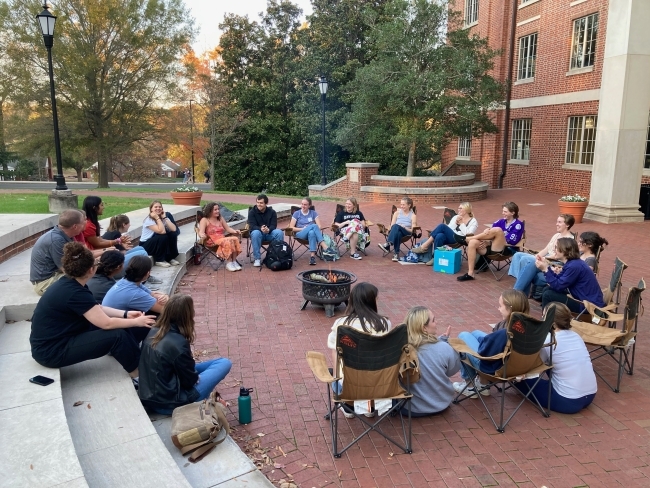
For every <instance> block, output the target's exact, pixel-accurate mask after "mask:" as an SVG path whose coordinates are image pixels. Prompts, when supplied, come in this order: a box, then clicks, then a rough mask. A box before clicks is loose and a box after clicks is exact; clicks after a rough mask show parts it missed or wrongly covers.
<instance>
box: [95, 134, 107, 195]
mask: <svg viewBox="0 0 650 488" xmlns="http://www.w3.org/2000/svg"><path fill="white" fill-rule="evenodd" d="M98 146H99V148H98V151H97V188H108V155H107V154H106V152H105V151H104V148H103V147H102V142H100V141H98Z"/></svg>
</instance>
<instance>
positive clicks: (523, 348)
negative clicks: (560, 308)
mask: <svg viewBox="0 0 650 488" xmlns="http://www.w3.org/2000/svg"><path fill="white" fill-rule="evenodd" d="M554 319H555V307H548V309H547V311H546V316H545V317H544V319H543V320H538V319H536V318H534V317H531V316H529V315H526V314H523V313H513V314H511V315H510V321H509V323H508V326H507V329H506V334H507V335H508V340H507V343H506V347H505V349H504V351H503V352H502V353H501V354H497V355H495V356H490V357H482V356H479V355H478V353H477V352H476V351H474V350H472V349H470V348H469V347H468V346H467V344H465V341H463V340H462V339H458V338H450V339H449V344H450V345H451V347H453V348H454V350H456V351H458V352H459V353H465V354H466V355H470V356H473V357H475V358H478V359H480V360H502V361H503V367H501V368H500V369H499V370H498V371H497V372H496V373H494V374H487V373H483V372H481V371H480V370H478V369H476V368H475V367H474V365H473V364H472V363H471V362H470V361H469V359H467V358H465V359H463V360H462V362H463V364H464V365H465V366H466V367H468V368H469V369H470V370H471V371H473V372H475V373H476V375H478V376H479V377H480V379H481V387H480V388H477V386H478V385H477V383H476V379H475V378H472V379H471V381H470V382H468V383H467V385H466V386H465V388H469V387H470V385H471V386H472V387H473V388H474V390H475V392H476V396H478V398H479V399H480V400H481V403H482V404H483V406H484V407H485V411H486V412H487V414H488V416H489V417H490V420H491V421H492V423H493V424H494V426H495V427H496V429H497V431H498V432H503V431H504V429H505V427H506V425H508V423H509V422H510V420H512V418H513V417H514V416H515V414H516V413H517V412H518V411H519V409H520V408H521V406H522V405H523V404H524V402H525V401H526V400H528V401H529V402H530V403H531V404H532V405H534V406H535V408H537V409H538V410H539V411H540V412H541V413H542V415H543V416H544V417H548V416H549V415H550V410H551V382H550V381H549V383H548V387H549V392H548V393H549V394H548V405H546V408H544V407H543V406H542V405H541V404H540V403H539V401H538V400H537V397H535V395H533V394H532V391H533V388H534V387H535V386H536V385H537V384H538V383H539V381H540V379H541V377H542V373H544V372H547V376H548V370H550V369H551V368H552V367H553V366H552V364H553V348H552V347H551V350H550V351H551V352H550V354H549V358H550V359H549V361H550V363H551V364H550V365H547V364H544V362H543V361H542V359H541V357H540V351H541V349H542V347H549V346H551V345H553V344H555V335H554V334H553V331H552V326H553V320H554ZM549 332H550V333H551V341H550V342H549V343H546V337H547V335H548V334H549ZM533 378H537V380H536V381H535V383H534V384H533V385H532V386H531V388H530V389H529V390H528V392H527V393H525V394H524V393H523V392H522V391H520V390H519V389H518V388H517V387H516V386H515V382H517V381H521V380H524V379H533ZM498 384H500V385H501V386H500V387H498V386H497V388H495V389H496V390H498V392H499V397H500V398H499V402H500V408H499V422H498V423H497V421H496V420H495V419H494V416H493V415H492V412H491V411H490V409H489V407H488V405H487V403H486V402H485V400H484V399H483V395H481V394H480V392H481V391H483V390H487V389H489V388H490V387H492V386H496V385H498ZM513 387H514V388H513ZM510 389H514V390H515V391H516V392H517V393H518V394H520V395H521V396H522V397H523V398H522V399H521V401H520V402H519V404H518V405H517V406H516V407H515V409H514V410H513V411H512V413H511V414H510V416H509V417H508V418H507V419H506V420H505V421H504V410H505V396H506V391H508V390H510ZM463 391H464V390H463ZM461 396H463V393H462V392H460V393H459V394H458V395H457V396H456V398H455V399H454V401H453V403H455V404H458V403H460V402H462V401H464V400H467V399H468V398H469V397H465V396H463V398H460V397H461Z"/></svg>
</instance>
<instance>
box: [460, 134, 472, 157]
mask: <svg viewBox="0 0 650 488" xmlns="http://www.w3.org/2000/svg"><path fill="white" fill-rule="evenodd" d="M471 154H472V133H471V130H470V129H467V135H466V136H462V137H459V138H458V157H459V158H469V157H470V155H471Z"/></svg>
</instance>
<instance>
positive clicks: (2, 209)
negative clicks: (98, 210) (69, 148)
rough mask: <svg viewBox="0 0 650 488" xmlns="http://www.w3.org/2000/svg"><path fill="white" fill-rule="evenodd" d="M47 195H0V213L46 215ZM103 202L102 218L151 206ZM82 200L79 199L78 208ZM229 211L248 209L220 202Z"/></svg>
mask: <svg viewBox="0 0 650 488" xmlns="http://www.w3.org/2000/svg"><path fill="white" fill-rule="evenodd" d="M48 194H49V192H48V193H0V213H5V214H18V213H24V214H38V213H41V214H46V213H49V207H48V203H47V196H48ZM102 201H103V202H104V213H103V215H102V218H107V217H112V216H113V215H118V214H123V213H126V212H130V211H131V210H137V209H139V208H144V207H148V206H149V204H151V198H137V197H133V198H130V197H111V196H105V197H102ZM82 202H83V198H79V207H80V208H81V204H82ZM162 203H163V205H165V204H169V205H171V204H173V202H172V200H171V199H163V200H162ZM221 203H222V204H223V205H225V206H226V207H228V208H229V209H230V210H242V209H244V208H248V206H247V205H242V204H241V203H228V202H221Z"/></svg>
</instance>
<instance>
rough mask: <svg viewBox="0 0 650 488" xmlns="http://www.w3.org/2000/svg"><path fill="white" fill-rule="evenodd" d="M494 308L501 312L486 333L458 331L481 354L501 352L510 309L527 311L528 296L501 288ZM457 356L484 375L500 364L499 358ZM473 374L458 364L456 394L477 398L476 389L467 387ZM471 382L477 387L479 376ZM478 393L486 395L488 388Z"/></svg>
mask: <svg viewBox="0 0 650 488" xmlns="http://www.w3.org/2000/svg"><path fill="white" fill-rule="evenodd" d="M498 310H499V313H500V314H501V322H499V323H498V324H496V325H495V326H494V329H493V331H492V332H491V333H490V334H488V333H486V332H483V331H482V330H475V331H473V332H461V333H460V334H458V338H459V339H462V340H463V341H464V342H465V344H467V346H468V347H470V348H471V349H472V350H474V351H476V352H477V353H478V354H479V355H481V356H484V357H489V356H494V355H496V354H500V353H502V352H503V350H504V349H505V347H506V344H507V342H508V336H507V327H508V322H509V321H510V315H511V314H512V313H513V312H518V313H525V314H527V313H529V312H530V304H529V303H528V297H527V296H526V295H524V294H523V293H522V292H520V291H518V290H505V291H504V292H503V293H501V296H500V297H499V308H498ZM461 357H462V358H463V359H468V360H469V361H470V362H471V363H472V365H473V366H474V367H475V368H476V369H477V370H479V371H482V372H484V373H488V374H494V373H496V372H497V371H498V370H499V369H500V368H501V367H502V366H503V361H501V360H482V359H478V358H475V357H474V356H471V355H469V354H465V355H461ZM474 374H475V372H474V370H472V369H471V368H469V367H468V366H465V365H464V364H461V369H460V375H461V377H462V378H463V381H459V382H456V383H454V384H453V387H454V390H456V391H457V392H458V393H461V392H462V393H463V395H465V396H468V397H471V398H478V397H477V396H476V390H475V389H474V387H472V386H470V384H471V379H472V378H473V377H474ZM474 382H475V384H476V386H477V388H479V389H481V382H480V380H479V378H476V380H475V381H474ZM481 395H484V396H489V395H490V390H488V389H485V390H481Z"/></svg>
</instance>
